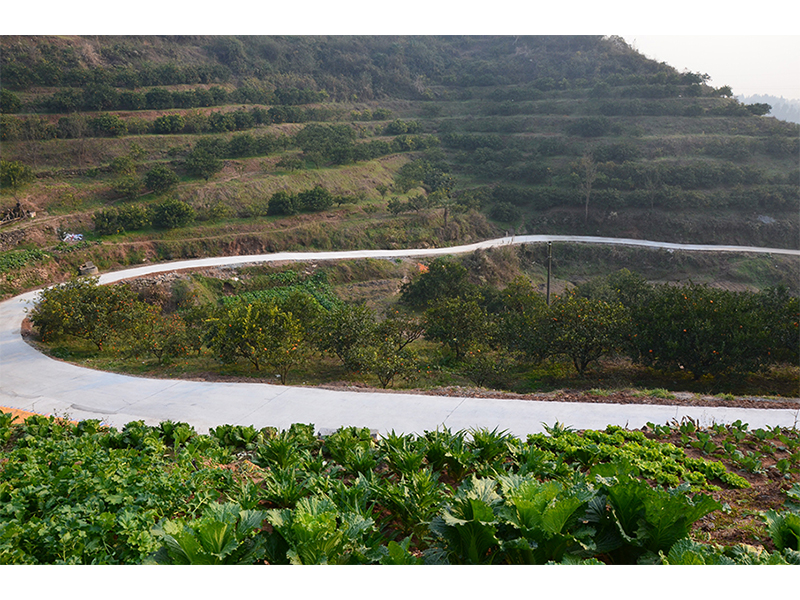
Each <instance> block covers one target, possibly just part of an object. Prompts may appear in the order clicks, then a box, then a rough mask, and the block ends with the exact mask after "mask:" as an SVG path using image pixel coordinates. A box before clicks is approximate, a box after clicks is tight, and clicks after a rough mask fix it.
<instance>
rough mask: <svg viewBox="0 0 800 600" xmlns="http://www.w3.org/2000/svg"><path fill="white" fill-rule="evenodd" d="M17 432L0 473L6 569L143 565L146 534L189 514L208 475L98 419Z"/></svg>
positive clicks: (43, 421)
mask: <svg viewBox="0 0 800 600" xmlns="http://www.w3.org/2000/svg"><path fill="white" fill-rule="evenodd" d="M15 427H17V428H19V429H18V431H19V433H20V437H18V438H17V443H16V445H15V446H13V447H12V448H9V449H7V451H6V454H5V458H7V462H6V463H5V464H4V468H3V470H2V471H0V500H1V501H0V562H2V563H3V564H131V563H139V562H142V561H143V560H144V559H145V558H146V557H147V556H148V555H149V554H150V553H152V552H153V551H155V550H156V549H157V547H158V542H157V540H156V538H155V537H154V536H153V535H152V534H151V533H150V529H151V528H152V527H153V526H154V525H155V524H156V522H157V521H158V520H159V519H162V518H165V517H168V516H170V515H173V514H175V513H177V511H187V510H190V505H189V504H188V503H187V500H188V498H189V496H191V495H192V494H193V493H199V492H200V491H201V489H202V487H203V486H204V484H205V471H204V470H200V471H198V470H196V469H194V468H193V467H192V465H191V463H190V462H189V461H188V460H183V459H181V458H178V459H174V460H173V459H168V458H166V457H165V452H164V450H165V448H164V445H163V443H161V442H160V440H159V439H158V438H157V437H148V438H147V442H146V443H145V445H141V446H138V447H137V448H133V447H131V446H130V445H128V444H127V443H126V442H124V441H122V438H121V436H119V434H116V432H113V431H111V432H109V431H108V430H107V429H106V428H104V427H100V426H99V423H98V422H97V421H85V422H82V423H81V424H79V425H74V424H70V423H67V422H65V421H61V420H57V419H54V418H53V417H50V418H49V419H48V418H45V417H32V418H29V419H28V420H27V421H26V423H25V425H24V426H22V425H18V426H15ZM114 439H119V440H120V442H121V443H120V444H112V443H111V442H112V441H113V440H114Z"/></svg>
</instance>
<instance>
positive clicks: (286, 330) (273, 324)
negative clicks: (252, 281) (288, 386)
mask: <svg viewBox="0 0 800 600" xmlns="http://www.w3.org/2000/svg"><path fill="white" fill-rule="evenodd" d="M214 325H215V326H214V330H213V337H212V338H211V341H210V346H211V348H212V350H213V351H214V353H215V354H216V355H217V357H218V358H219V359H220V360H221V361H223V362H228V363H231V362H235V361H236V360H238V359H240V358H244V359H245V360H247V361H249V362H250V363H251V364H252V365H253V367H254V368H255V370H256V371H259V370H261V369H262V368H264V367H266V366H270V367H272V368H274V369H276V370H278V371H279V375H280V376H281V381H282V382H283V383H286V381H287V378H288V373H289V370H290V369H291V368H292V367H293V366H295V365H296V364H298V363H299V362H301V361H302V360H304V358H305V356H306V352H305V348H304V346H303V344H302V338H303V327H302V325H301V324H300V322H299V321H298V320H297V319H295V318H294V317H293V316H292V315H291V314H289V313H286V312H284V311H282V310H280V309H279V308H278V307H277V306H275V305H274V304H273V303H271V302H253V303H248V304H245V303H243V302H239V303H236V304H234V305H233V306H231V307H229V308H227V309H225V310H224V311H223V313H222V315H221V316H220V317H219V318H217V319H216V320H215V321H214Z"/></svg>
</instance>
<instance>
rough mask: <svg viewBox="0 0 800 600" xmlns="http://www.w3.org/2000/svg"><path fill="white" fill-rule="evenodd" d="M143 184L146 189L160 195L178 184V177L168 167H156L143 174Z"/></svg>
mask: <svg viewBox="0 0 800 600" xmlns="http://www.w3.org/2000/svg"><path fill="white" fill-rule="evenodd" d="M144 184H145V186H146V187H147V188H148V189H150V190H153V191H154V192H155V193H157V194H161V193H163V192H166V191H167V190H169V189H171V188H173V187H175V186H176V185H177V184H178V176H177V175H176V174H175V171H173V170H172V169H170V168H169V167H165V166H164V165H156V166H154V167H153V168H152V169H150V170H149V171H148V172H147V173H146V174H145V176H144Z"/></svg>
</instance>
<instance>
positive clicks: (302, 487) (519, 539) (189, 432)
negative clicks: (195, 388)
mask: <svg viewBox="0 0 800 600" xmlns="http://www.w3.org/2000/svg"><path fill="white" fill-rule="evenodd" d="M547 431H548V435H547V436H544V435H541V436H529V437H528V439H527V440H525V441H523V440H520V439H517V438H514V437H512V436H510V435H508V434H507V433H505V432H499V431H497V430H494V431H489V430H487V429H474V430H470V431H459V432H451V431H450V430H448V429H437V430H435V431H426V432H424V434H422V435H419V436H415V435H400V434H396V433H394V432H392V433H390V434H388V435H385V436H381V437H378V436H375V435H373V434H372V433H371V432H370V431H369V430H368V429H359V428H354V427H349V428H342V429H340V430H338V431H336V432H334V433H332V434H330V435H325V436H321V435H317V434H315V430H314V427H313V425H301V424H296V425H293V426H291V427H290V428H289V429H287V430H283V431H278V430H276V429H273V428H265V429H261V430H257V429H255V428H254V427H248V426H240V425H223V426H220V427H216V428H212V429H211V430H210V432H209V434H207V435H200V434H198V433H197V432H196V431H195V430H194V429H193V428H192V427H191V426H189V425H188V424H186V423H176V422H171V421H165V422H162V423H161V424H160V425H159V426H157V427H153V426H147V425H145V424H144V423H143V422H140V421H139V422H132V423H129V424H128V425H126V426H125V427H124V428H123V429H122V430H121V431H118V430H116V429H114V428H108V427H104V426H102V425H101V424H100V423H99V422H97V421H82V422H80V423H77V424H76V423H71V422H68V421H66V420H64V419H58V418H54V417H49V418H47V417H38V416H35V417H30V418H28V419H27V420H26V421H25V422H24V423H22V424H16V423H13V419H12V417H11V415H7V414H2V413H0V443H1V444H2V447H3V452H2V463H0V465H1V466H0V501H1V503H0V563H3V564H11V563H15V564H89V563H92V564H121V563H127V564H130V563H143V562H147V563H160V564H223V563H224V564H231V563H237V564H256V563H257V564H263V563H268V564H323V563H328V564H499V563H503V564H543V563H553V562H555V563H586V562H589V563H593V564H599V563H608V564H636V563H639V564H642V563H651V564H652V563H698V562H703V563H734V562H739V563H771V564H778V563H783V564H785V563H786V562H791V563H797V562H798V561H800V555H798V553H797V550H798V533H800V529H798V519H800V516H798V514H797V512H796V507H795V506H794V505H793V504H791V501H797V500H800V490H798V489H797V487H798V486H797V485H795V486H794V487H793V488H792V489H791V490H790V492H789V496H788V499H789V500H790V502H787V505H786V506H787V507H788V508H787V509H786V510H783V511H781V512H778V511H775V510H772V511H769V512H768V513H766V514H765V515H764V521H765V524H766V528H767V530H768V531H769V534H770V536H771V539H772V542H773V544H774V547H775V550H774V551H772V552H770V551H767V550H764V549H763V548H754V547H749V546H742V545H737V546H733V547H722V546H715V545H711V544H701V543H699V542H696V541H693V540H692V539H691V536H690V534H691V530H692V526H693V524H694V523H695V522H697V521H698V520H700V519H702V518H703V517H704V516H706V515H708V514H709V513H712V512H714V511H718V510H720V509H721V508H722V506H721V505H720V504H719V503H718V502H716V501H715V500H713V499H712V498H711V497H709V496H708V495H706V494H705V493H700V492H701V491H702V490H703V488H707V489H708V490H711V489H716V486H717V484H719V485H723V486H728V487H730V486H741V485H746V482H745V481H744V480H742V479H741V478H737V476H736V475H735V474H733V473H730V472H728V471H727V470H726V469H725V468H724V467H722V468H719V463H715V462H713V461H707V460H704V459H699V460H692V459H690V458H688V457H687V456H686V455H685V453H684V452H683V450H681V449H679V448H676V447H674V446H671V445H668V444H662V443H660V442H659V441H656V440H652V439H648V438H647V437H646V436H645V435H644V433H643V432H635V431H634V432H631V431H625V430H622V429H620V428H615V427H610V428H609V429H607V430H606V431H602V432H601V431H587V432H583V433H582V434H580V433H577V432H574V431H571V430H569V429H566V428H564V427H562V426H559V425H558V424H556V425H555V426H553V427H550V428H548V429H547ZM752 433H753V432H751V435H752ZM784 433H785V434H786V435H790V436H792V437H793V438H794V437H796V432H789V431H785V432H784ZM588 457H591V459H589V458H588ZM656 465H660V466H661V469H660V470H661V472H665V471H672V472H673V474H674V475H675V476H676V477H677V482H679V483H678V484H677V485H675V486H672V487H664V486H662V485H660V484H659V483H657V482H656V481H655V479H657V477H658V472H659V469H658V468H657V466H656ZM784 508H786V507H784Z"/></svg>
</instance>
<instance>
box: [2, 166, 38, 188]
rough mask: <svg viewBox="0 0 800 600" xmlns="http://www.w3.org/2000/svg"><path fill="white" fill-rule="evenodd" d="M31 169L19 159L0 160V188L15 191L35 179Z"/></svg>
mask: <svg viewBox="0 0 800 600" xmlns="http://www.w3.org/2000/svg"><path fill="white" fill-rule="evenodd" d="M35 178H36V177H35V175H34V173H33V169H31V168H30V167H29V166H28V165H26V164H24V163H21V162H19V161H8V160H0V188H3V189H10V190H11V191H12V192H17V191H18V190H20V189H22V188H23V187H25V186H26V185H28V184H29V183H32V182H33V180H34V179H35Z"/></svg>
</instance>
